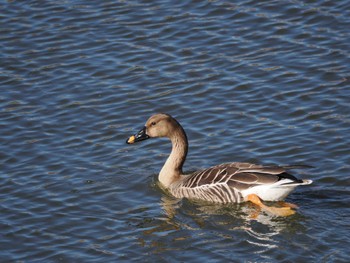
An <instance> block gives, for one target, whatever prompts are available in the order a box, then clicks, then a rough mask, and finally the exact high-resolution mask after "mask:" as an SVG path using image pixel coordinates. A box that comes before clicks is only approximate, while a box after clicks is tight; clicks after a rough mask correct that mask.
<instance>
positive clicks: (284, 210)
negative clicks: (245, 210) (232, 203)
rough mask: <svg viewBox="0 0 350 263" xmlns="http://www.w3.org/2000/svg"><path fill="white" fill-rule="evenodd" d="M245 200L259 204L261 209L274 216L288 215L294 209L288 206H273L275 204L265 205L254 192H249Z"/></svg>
mask: <svg viewBox="0 0 350 263" xmlns="http://www.w3.org/2000/svg"><path fill="white" fill-rule="evenodd" d="M247 201H250V202H252V203H253V204H255V205H257V206H259V207H260V208H261V209H262V210H264V211H266V212H269V213H270V214H273V215H276V216H290V215H293V214H295V211H294V210H293V209H292V208H291V207H290V206H285V207H275V206H267V205H265V204H264V203H263V202H262V201H261V199H260V198H259V196H257V195H256V194H250V195H248V196H247Z"/></svg>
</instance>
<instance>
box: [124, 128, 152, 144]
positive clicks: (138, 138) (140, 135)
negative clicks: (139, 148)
mask: <svg viewBox="0 0 350 263" xmlns="http://www.w3.org/2000/svg"><path fill="white" fill-rule="evenodd" d="M147 139H149V136H148V135H147V134H146V127H143V128H142V129H141V130H140V131H139V132H138V133H136V134H135V135H132V136H130V137H129V139H127V140H126V143H127V144H132V143H135V142H140V141H144V140H147Z"/></svg>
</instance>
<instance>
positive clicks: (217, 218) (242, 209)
mask: <svg viewBox="0 0 350 263" xmlns="http://www.w3.org/2000/svg"><path fill="white" fill-rule="evenodd" d="M158 190H160V189H158ZM160 206H161V211H160V214H159V217H157V218H152V219H150V218H148V219H146V218H143V219H142V222H140V223H139V224H138V227H140V228H142V233H143V235H142V238H139V242H140V245H141V246H143V247H145V246H146V247H149V248H152V251H153V253H160V252H162V251H165V250H169V251H172V250H178V247H177V246H176V245H174V243H176V242H182V243H183V245H184V246H186V244H187V245H188V246H192V245H193V244H192V243H191V242H192V235H199V237H200V239H201V241H200V244H201V245H202V246H204V245H207V246H213V245H214V244H215V246H216V247H217V248H220V249H226V248H228V247H230V246H243V247H246V245H244V243H247V244H250V245H251V246H253V247H254V251H253V252H252V253H256V254H265V253H268V252H269V251H270V250H273V249H277V248H279V247H280V245H279V242H278V239H276V237H279V236H280V234H281V233H284V234H289V233H290V232H293V233H296V232H300V233H301V232H303V231H304V227H303V217H302V216H299V215H293V216H291V217H286V218H281V217H274V216H272V215H269V214H266V213H262V212H261V211H258V209H257V208H256V207H255V206H254V205H252V204H250V203H243V204H230V205H220V204H208V203H206V204H203V202H197V201H196V202H193V201H189V200H186V199H182V200H181V199H176V198H174V197H171V196H169V195H167V193H163V194H162V196H161V201H160ZM189 232H191V235H189V234H188V233H189ZM208 232H210V235H207V233H208ZM170 236H172V238H171V242H170V243H169V237H170ZM155 239H156V240H157V242H154V240H155ZM149 240H153V241H149ZM217 240H225V241H224V242H220V243H221V244H220V245H219V244H216V243H215V242H216V241H217ZM242 249H243V248H242Z"/></svg>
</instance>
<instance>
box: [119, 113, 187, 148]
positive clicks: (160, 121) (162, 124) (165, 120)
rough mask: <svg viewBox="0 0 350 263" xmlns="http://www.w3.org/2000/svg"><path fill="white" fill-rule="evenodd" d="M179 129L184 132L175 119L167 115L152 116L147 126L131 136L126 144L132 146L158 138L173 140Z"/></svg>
mask: <svg viewBox="0 0 350 263" xmlns="http://www.w3.org/2000/svg"><path fill="white" fill-rule="evenodd" d="M179 129H180V130H182V127H181V126H180V124H179V123H178V122H177V121H176V120H175V119H174V118H172V117H171V116H170V115H168V114H165V113H158V114H155V115H153V116H151V117H150V118H149V119H148V120H147V122H146V124H145V126H144V127H143V128H142V129H141V130H140V131H139V132H138V133H136V134H135V135H132V136H130V137H129V138H128V139H127V141H126V143H128V144H132V143H135V142H139V141H144V140H147V139H149V138H157V137H169V138H171V137H172V135H173V134H174V133H175V132H176V131H177V130H179Z"/></svg>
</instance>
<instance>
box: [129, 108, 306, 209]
mask: <svg viewBox="0 0 350 263" xmlns="http://www.w3.org/2000/svg"><path fill="white" fill-rule="evenodd" d="M155 137H168V138H169V139H170V140H171V142H172V150H171V153H170V155H169V157H168V159H167V160H166V162H165V164H164V166H163V168H162V169H161V171H160V173H159V177H158V179H159V182H160V183H161V185H162V186H163V187H164V188H165V189H167V190H168V191H169V192H170V193H171V194H172V195H173V196H175V197H176V198H183V197H185V198H189V199H199V200H204V201H209V202H215V203H223V204H225V203H240V202H244V201H250V202H252V203H254V204H255V205H257V206H258V207H260V208H261V209H263V210H265V211H267V212H270V213H272V214H274V215H277V216H288V215H291V214H294V213H295V211H294V210H293V209H292V208H294V207H295V206H293V205H288V204H285V205H284V206H283V207H273V206H267V205H265V204H264V203H263V202H262V201H281V200H283V199H284V198H285V197H286V196H287V195H288V194H289V193H290V192H292V191H293V190H294V188H295V187H297V186H299V185H308V184H311V183H312V181H311V180H299V179H297V178H296V177H294V176H293V175H291V174H289V173H287V172H286V170H288V169H293V168H302V167H301V166H262V165H256V164H250V163H238V162H233V163H225V164H219V165H216V166H213V167H210V168H207V169H205V170H202V171H197V172H194V173H192V174H190V175H184V174H183V172H182V167H183V164H184V162H185V160H186V156H187V151H188V141H187V136H186V133H185V131H184V129H183V128H182V126H181V125H180V123H179V122H178V121H177V120H175V119H174V118H173V117H171V116H170V115H168V114H164V113H160V114H155V115H153V116H151V117H150V118H149V119H148V120H147V122H146V124H145V126H144V127H143V128H142V129H141V130H140V131H139V132H138V133H137V134H135V135H132V136H130V137H129V138H128V139H127V141H126V142H127V143H128V144H133V143H135V142H139V141H143V140H146V139H149V138H155Z"/></svg>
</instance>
